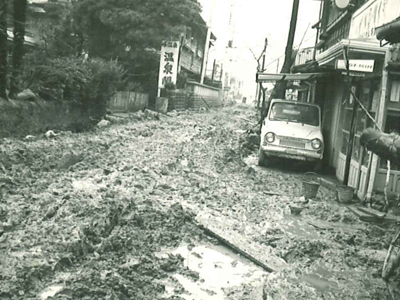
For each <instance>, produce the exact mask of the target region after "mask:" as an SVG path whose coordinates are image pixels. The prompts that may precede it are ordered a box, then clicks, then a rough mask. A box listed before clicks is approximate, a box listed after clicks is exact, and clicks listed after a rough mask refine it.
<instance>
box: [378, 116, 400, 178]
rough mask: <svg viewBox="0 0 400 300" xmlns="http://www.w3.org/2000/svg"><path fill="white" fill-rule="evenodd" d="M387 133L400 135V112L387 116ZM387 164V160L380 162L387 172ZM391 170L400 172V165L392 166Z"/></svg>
mask: <svg viewBox="0 0 400 300" xmlns="http://www.w3.org/2000/svg"><path fill="white" fill-rule="evenodd" d="M385 132H386V133H392V132H396V133H400V112H393V111H388V114H387V115H386V124H385ZM386 166H387V162H386V159H381V160H380V167H381V168H382V169H385V170H386ZM391 169H392V170H394V171H400V164H393V163H392V164H391Z"/></svg>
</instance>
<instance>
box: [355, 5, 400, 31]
mask: <svg viewBox="0 0 400 300" xmlns="http://www.w3.org/2000/svg"><path fill="white" fill-rule="evenodd" d="M399 16H400V1H399V0H369V1H368V2H367V3H365V4H364V5H363V6H362V7H361V8H360V9H358V10H357V11H356V12H355V13H354V15H353V16H352V20H351V27H350V36H349V38H350V39H357V38H372V39H376V36H375V28H376V27H379V26H381V25H383V24H386V23H388V22H390V21H392V20H394V19H396V18H398V17H399Z"/></svg>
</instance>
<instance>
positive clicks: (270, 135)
mask: <svg viewBox="0 0 400 300" xmlns="http://www.w3.org/2000/svg"><path fill="white" fill-rule="evenodd" d="M264 139H265V140H266V141H267V142H268V143H273V142H274V141H275V134H274V133H272V132H268V133H267V134H266V135H265V137H264Z"/></svg>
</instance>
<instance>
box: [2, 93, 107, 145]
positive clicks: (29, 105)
mask: <svg viewBox="0 0 400 300" xmlns="http://www.w3.org/2000/svg"><path fill="white" fill-rule="evenodd" d="M102 116H103V112H102V111H100V110H98V111H96V109H93V108H91V109H85V108H83V107H80V106H78V105H77V104H76V103H70V102H59V101H58V102H55V101H54V102H53V101H43V100H35V101H26V100H24V101H22V100H9V101H4V100H0V138H4V137H11V136H12V137H21V136H26V135H28V134H31V135H35V134H38V133H45V132H46V131H47V130H56V131H57V130H70V131H74V132H77V131H83V130H85V129H87V128H90V127H91V126H92V125H93V124H96V123H97V122H98V121H99V120H100V119H101V118H102Z"/></svg>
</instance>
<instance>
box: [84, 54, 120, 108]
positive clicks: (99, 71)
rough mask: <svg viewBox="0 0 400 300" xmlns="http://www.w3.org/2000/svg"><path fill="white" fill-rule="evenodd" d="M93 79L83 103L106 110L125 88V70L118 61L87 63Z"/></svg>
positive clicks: (91, 61)
mask: <svg viewBox="0 0 400 300" xmlns="http://www.w3.org/2000/svg"><path fill="white" fill-rule="evenodd" d="M86 67H87V68H88V70H89V71H90V73H91V79H90V81H89V82H88V84H87V86H86V95H85V97H84V99H83V103H85V104H88V105H96V106H97V107H98V108H102V109H105V108H106V104H107V101H108V100H109V99H110V98H111V97H112V96H113V94H114V93H115V91H116V90H118V89H119V88H121V87H122V86H123V84H124V83H123V80H122V78H123V76H124V69H123V67H122V66H121V65H119V64H118V63H117V62H116V61H104V60H102V59H92V60H90V61H88V62H87V63H86Z"/></svg>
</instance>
